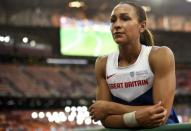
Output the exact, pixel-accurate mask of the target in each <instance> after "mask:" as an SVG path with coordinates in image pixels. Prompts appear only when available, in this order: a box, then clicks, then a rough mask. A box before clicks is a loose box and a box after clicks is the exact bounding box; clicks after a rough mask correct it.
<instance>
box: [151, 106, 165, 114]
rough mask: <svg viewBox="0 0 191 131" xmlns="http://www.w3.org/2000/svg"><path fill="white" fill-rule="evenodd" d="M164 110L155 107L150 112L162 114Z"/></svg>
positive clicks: (160, 107)
mask: <svg viewBox="0 0 191 131" xmlns="http://www.w3.org/2000/svg"><path fill="white" fill-rule="evenodd" d="M165 110H166V109H165V108H164V107H162V106H157V107H154V108H152V112H153V113H155V114H157V113H162V112H164V111H165Z"/></svg>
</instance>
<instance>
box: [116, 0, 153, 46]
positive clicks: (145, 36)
mask: <svg viewBox="0 0 191 131" xmlns="http://www.w3.org/2000/svg"><path fill="white" fill-rule="evenodd" d="M119 4H129V5H131V6H133V7H134V8H135V10H136V13H137V16H138V21H139V22H143V21H146V20H147V14H146V12H145V10H144V9H143V8H142V7H141V6H139V5H137V4H135V3H132V2H120V3H119ZM140 43H141V44H144V45H150V46H153V45H154V36H153V34H152V32H151V31H150V30H149V29H145V31H144V32H142V33H141V38H140Z"/></svg>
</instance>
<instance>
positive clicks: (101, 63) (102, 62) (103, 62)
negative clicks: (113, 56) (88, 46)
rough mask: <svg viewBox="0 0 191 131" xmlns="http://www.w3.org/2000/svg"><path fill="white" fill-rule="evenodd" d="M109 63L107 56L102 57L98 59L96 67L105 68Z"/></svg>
mask: <svg viewBox="0 0 191 131" xmlns="http://www.w3.org/2000/svg"><path fill="white" fill-rule="evenodd" d="M106 62H107V56H100V57H98V58H97V59H96V63H95V66H105V65H106Z"/></svg>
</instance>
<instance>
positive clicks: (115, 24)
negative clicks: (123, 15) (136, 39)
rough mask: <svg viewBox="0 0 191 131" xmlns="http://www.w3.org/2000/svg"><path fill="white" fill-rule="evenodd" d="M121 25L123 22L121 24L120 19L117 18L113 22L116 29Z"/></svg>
mask: <svg viewBox="0 0 191 131" xmlns="http://www.w3.org/2000/svg"><path fill="white" fill-rule="evenodd" d="M120 27H121V24H120V20H119V19H118V20H116V21H115V22H114V23H113V28H114V29H119V28H120Z"/></svg>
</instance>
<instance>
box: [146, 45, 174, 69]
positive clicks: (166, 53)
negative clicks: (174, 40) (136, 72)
mask: <svg viewBox="0 0 191 131" xmlns="http://www.w3.org/2000/svg"><path fill="white" fill-rule="evenodd" d="M149 63H150V65H151V67H152V68H153V69H154V68H155V67H156V68H157V67H160V68H161V67H168V66H173V65H174V63H175V60H174V54H173V52H172V50H171V49H170V48H169V47H166V46H161V47H159V46H153V47H152V50H151V53H150V55H149Z"/></svg>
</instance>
